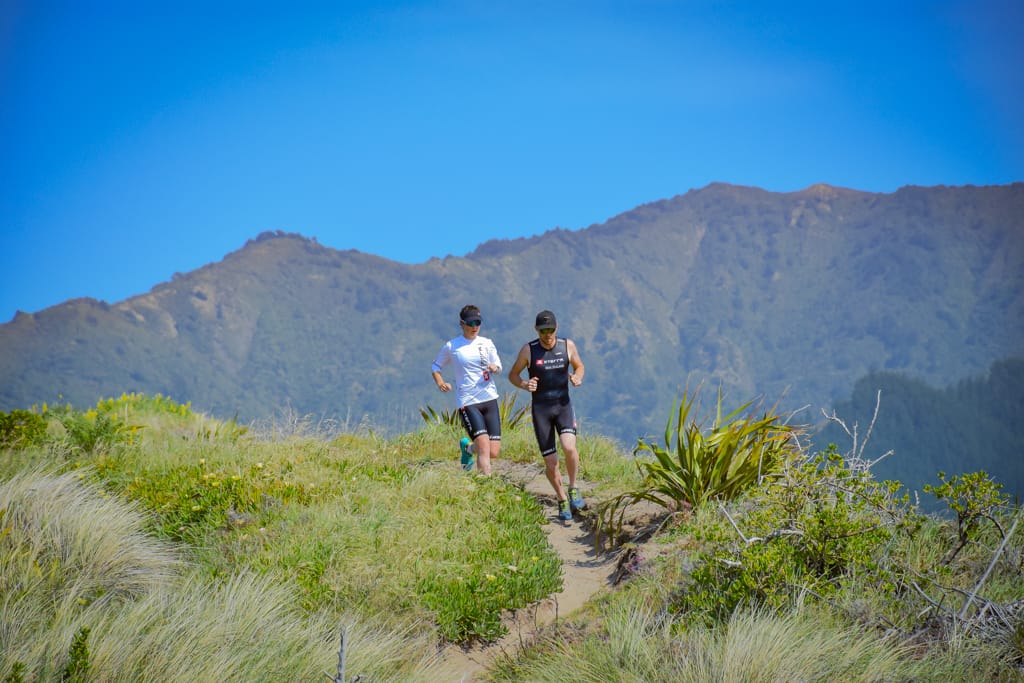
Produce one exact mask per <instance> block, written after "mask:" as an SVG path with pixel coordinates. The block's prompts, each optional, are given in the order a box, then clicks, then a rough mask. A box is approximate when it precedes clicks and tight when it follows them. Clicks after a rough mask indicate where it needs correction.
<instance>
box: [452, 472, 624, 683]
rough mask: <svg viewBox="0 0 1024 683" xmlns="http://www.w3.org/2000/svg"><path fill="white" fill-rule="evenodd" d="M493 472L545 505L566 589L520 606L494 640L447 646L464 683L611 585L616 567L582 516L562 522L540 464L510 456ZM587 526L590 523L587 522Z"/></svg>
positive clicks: (563, 584)
mask: <svg viewBox="0 0 1024 683" xmlns="http://www.w3.org/2000/svg"><path fill="white" fill-rule="evenodd" d="M495 465H496V466H495V474H497V475H499V476H502V477H505V478H507V479H509V480H510V481H513V482H516V483H519V484H522V485H523V487H524V489H525V490H526V492H527V493H531V494H533V495H534V496H536V497H537V499H538V500H539V501H540V502H541V504H542V505H544V506H545V511H546V515H547V519H548V522H547V524H545V525H544V529H545V531H547V534H548V541H549V542H550V543H551V546H552V547H553V548H554V549H555V551H556V552H557V553H558V555H559V556H560V557H561V558H562V568H563V573H562V586H563V587H562V590H561V592H559V593H556V594H554V595H552V596H550V597H548V598H547V599H545V600H543V601H541V602H540V603H539V604H537V605H534V606H531V607H528V608H525V609H521V610H519V611H518V612H517V614H516V615H515V616H514V617H513V616H510V617H508V618H507V619H506V622H505V623H506V625H507V626H508V628H509V633H508V634H507V635H506V636H505V637H504V638H502V639H501V640H498V641H496V642H494V643H490V644H487V645H483V646H481V645H474V646H473V647H471V648H468V649H463V648H461V647H457V646H450V647H448V648H447V649H446V650H445V652H444V655H443V656H444V659H445V660H446V661H447V662H448V663H449V664H451V665H452V668H453V670H455V671H459V672H461V673H460V675H461V678H459V679H456V680H461V681H464V682H466V683H469V682H471V681H477V680H479V679H478V678H477V675H478V674H480V673H481V672H482V671H483V670H484V669H486V668H487V667H488V666H489V665H490V664H491V662H492V661H494V658H495V657H498V656H500V655H502V654H513V653H515V652H516V651H517V650H519V649H520V648H521V647H522V646H523V645H525V644H529V643H530V642H532V641H533V638H534V635H535V634H536V632H537V631H538V630H540V629H541V628H543V627H545V626H547V625H549V624H551V623H552V622H554V621H555V620H556V619H560V618H564V617H566V616H567V615H569V614H571V613H572V612H574V611H576V610H577V609H579V608H580V607H582V606H583V605H584V604H585V603H586V602H587V601H588V600H589V599H590V598H591V597H593V595H594V594H595V593H597V592H598V591H600V590H601V589H602V588H607V587H610V586H611V577H612V575H613V574H614V572H615V568H616V556H615V555H613V554H598V553H596V552H595V550H594V542H593V535H592V534H591V533H590V532H589V531H587V529H586V528H584V525H583V523H582V522H581V520H580V519H579V518H578V517H575V518H574V519H573V520H572V521H571V522H563V521H562V520H559V519H558V517H557V512H558V509H557V507H556V501H555V496H554V491H552V490H551V484H549V483H548V480H547V478H546V477H545V476H544V469H543V467H542V466H541V465H539V464H538V465H536V466H530V465H519V464H514V463H508V462H500V461H499V462H497V463H495ZM579 483H580V490H581V492H582V493H583V495H584V497H586V495H587V490H586V484H585V482H582V481H581V482H579ZM588 526H589V525H588Z"/></svg>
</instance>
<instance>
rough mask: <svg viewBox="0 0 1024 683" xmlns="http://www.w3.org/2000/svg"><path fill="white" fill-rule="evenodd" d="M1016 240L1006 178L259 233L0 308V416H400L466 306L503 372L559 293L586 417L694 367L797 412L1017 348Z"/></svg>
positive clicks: (736, 193)
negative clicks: (165, 274) (550, 225)
mask: <svg viewBox="0 0 1024 683" xmlns="http://www.w3.org/2000/svg"><path fill="white" fill-rule="evenodd" d="M1022 243H1024V184H1022V183H1015V184H1012V185H1005V186H996V187H928V188H924V187H906V188H903V189H900V190H899V191H897V192H894V193H891V194H877V193H868V192H858V191H854V190H847V189H840V188H834V187H828V186H824V185H816V186H813V187H810V188H808V189H806V190H803V191H800V192H791V193H773V192H767V191H764V190H760V189H756V188H750V187H736V186H730V185H724V184H713V185H709V186H708V187H705V188H703V189H700V190H693V191H690V192H687V193H686V194H684V195H680V196H677V197H674V198H672V199H667V200H662V201H656V202H652V203H650V204H645V205H642V206H639V207H637V208H635V209H633V210H631V211H628V212H626V213H623V214H620V215H618V216H615V217H613V218H611V219H610V220H608V221H607V222H605V223H602V224H599V225H593V226H590V227H588V228H586V229H582V230H563V229H555V230H551V231H548V232H546V233H544V234H542V235H539V236H536V237H532V238H528V239H517V240H494V241H489V242H486V243H484V244H481V245H480V246H479V247H478V248H477V249H476V250H475V251H474V252H472V253H470V254H468V255H466V256H465V257H458V258H457V257H446V258H443V259H438V258H435V259H431V260H430V261H427V262H426V263H422V264H415V265H407V264H401V263H395V262H392V261H389V260H386V259H383V258H379V257H377V256H373V255H369V254H364V253H360V252H357V251H351V250H348V251H339V250H336V249H331V248H328V247H325V246H322V245H320V244H318V243H317V242H316V241H315V240H312V239H307V238H304V237H301V236H299V235H294V234H284V233H265V234H263V235H260V236H259V237H258V238H256V239H254V240H250V241H249V242H248V243H246V244H245V245H244V246H243V247H242V248H241V249H239V250H238V251H235V252H233V253H230V254H228V255H227V256H225V257H224V259H223V260H222V261H220V262H217V263H213V264H209V265H207V266H205V267H203V268H200V269H198V270H195V271H192V272H189V273H184V274H180V275H176V276H175V277H174V278H172V280H171V281H170V282H165V283H162V284H158V285H156V286H155V287H154V288H153V289H152V290H151V291H150V292H149V293H146V294H141V295H139V296H135V297H132V298H129V299H127V300H125V301H122V302H118V303H115V304H107V303H103V302H98V301H95V300H90V299H76V300H73V301H68V302H67V303H64V304H61V305H58V306H54V307H52V308H48V309H46V310H44V311H41V312H39V313H35V314H25V313H19V314H18V315H16V316H15V318H14V319H13V320H12V321H11V322H9V323H6V324H3V325H0V410H10V409H12V408H21V407H27V406H30V405H32V404H37V403H41V402H43V401H50V402H53V401H55V400H57V399H58V396H61V397H63V400H65V401H69V402H71V403H73V404H75V405H78V406H85V405H90V404H92V403H94V402H95V401H96V400H97V399H98V398H100V397H103V396H110V395H117V394H120V393H121V392H122V391H140V392H146V393H150V394H152V393H157V392H160V393H163V394H165V395H169V396H171V397H173V398H174V399H176V400H180V401H191V402H192V404H193V406H194V407H195V408H197V409H199V410H203V411H207V412H209V413H212V414H215V415H217V416H221V417H232V416H235V415H237V416H238V417H239V419H241V420H243V421H248V420H253V419H257V418H261V417H265V416H267V415H271V414H275V413H277V412H278V411H279V410H281V409H282V408H284V407H285V406H289V407H291V408H292V409H293V410H295V411H297V412H299V413H301V414H306V413H312V414H315V415H318V416H326V417H336V418H339V419H342V420H345V421H348V422H349V423H350V424H352V423H356V422H359V421H360V420H363V419H364V417H366V418H367V419H368V420H369V422H370V424H372V425H373V426H375V427H376V428H378V429H384V430H388V431H394V430H401V429H407V428H409V427H412V426H415V424H416V423H418V421H419V417H418V412H417V409H418V408H419V407H421V406H424V405H427V404H430V405H432V406H434V407H436V408H442V407H444V408H447V407H451V405H452V404H451V397H450V396H446V395H441V394H439V393H438V392H437V391H436V389H435V388H434V385H433V383H432V382H431V380H430V362H431V360H432V359H433V358H434V355H435V354H436V352H437V350H438V348H439V347H440V345H441V344H442V343H443V341H444V340H446V339H448V338H450V337H452V336H454V335H456V334H457V333H458V327H457V325H456V321H457V312H458V309H459V308H460V307H461V306H462V305H463V304H465V303H476V304H478V305H480V306H481V307H482V308H483V312H484V320H485V323H484V325H485V327H484V334H485V335H487V336H489V337H491V338H492V339H494V340H495V342H496V344H497V346H498V350H499V352H500V354H501V356H502V358H503V360H504V361H505V364H506V366H510V365H511V364H512V360H513V359H514V357H515V354H516V352H517V351H518V349H519V346H520V345H521V344H522V343H524V342H526V341H528V340H529V339H530V338H532V337H533V330H532V323H533V317H534V315H535V314H536V312H537V311H538V310H540V309H542V308H550V309H552V310H554V311H555V312H556V313H557V315H558V318H559V321H560V332H561V333H562V334H564V335H566V336H570V337H572V338H573V339H574V340H575V341H576V342H577V344H578V346H579V348H580V353H581V355H582V357H583V359H584V361H585V362H586V365H587V379H586V383H585V384H584V386H583V387H581V388H580V389H578V390H576V392H575V395H576V400H577V403H578V413H579V414H580V416H581V418H582V422H583V425H582V426H583V428H584V429H590V430H594V431H600V432H602V433H605V434H608V435H611V436H614V437H618V438H620V439H621V440H623V442H624V443H626V444H627V445H631V444H632V443H633V441H634V439H635V437H636V436H637V435H641V434H657V433H660V432H661V431H662V430H663V428H664V424H665V420H666V419H667V417H668V413H669V411H670V409H671V405H672V401H673V399H674V398H675V397H677V396H678V394H679V393H680V391H681V390H682V389H683V388H684V387H686V386H689V387H690V388H691V389H692V388H693V387H695V386H697V384H698V383H700V382H702V381H703V382H705V386H706V388H708V389H712V388H716V387H717V386H718V385H719V383H721V385H722V386H723V387H724V388H725V390H726V392H727V400H728V401H729V402H731V403H732V404H738V403H740V402H741V401H744V400H747V399H750V398H752V397H754V396H756V395H764V396H766V397H767V399H768V400H769V401H770V402H771V401H774V400H775V399H776V398H778V397H779V396H782V395H783V393H784V394H785V395H784V398H783V404H784V405H785V406H788V407H794V408H795V407H798V406H802V405H805V404H810V405H811V406H812V408H811V411H810V412H809V413H804V415H808V416H809V419H816V418H817V417H820V412H819V410H818V409H819V408H821V407H829V406H831V405H833V404H834V403H835V402H836V401H838V400H842V399H845V398H846V397H848V396H849V395H850V392H851V391H852V389H853V387H854V384H855V382H856V381H857V380H858V379H859V378H861V377H863V376H865V375H866V374H868V373H869V372H871V371H882V370H886V371H896V372H900V373H905V374H906V375H908V376H912V377H915V378H918V379H920V380H921V381H923V382H927V383H929V384H931V385H934V386H945V385H947V384H949V383H951V382H956V381H958V380H960V379H962V378H966V377H970V376H974V375H979V374H982V373H984V372H985V371H986V370H987V369H988V368H989V366H990V365H991V364H992V363H993V362H995V361H997V360H1000V359H1003V358H1008V357H1012V356H1021V355H1024V247H1022ZM500 386H501V388H502V390H503V391H510V392H511V391H512V387H511V386H510V385H508V384H507V383H504V382H503V383H502V384H501V385H500ZM709 398H710V392H709ZM522 400H523V401H524V402H525V400H526V396H525V395H523V397H522Z"/></svg>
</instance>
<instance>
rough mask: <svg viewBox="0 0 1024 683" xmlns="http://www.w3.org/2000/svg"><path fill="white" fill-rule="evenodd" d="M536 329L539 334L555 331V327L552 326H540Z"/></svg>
mask: <svg viewBox="0 0 1024 683" xmlns="http://www.w3.org/2000/svg"><path fill="white" fill-rule="evenodd" d="M537 331H538V332H540V333H541V334H554V333H555V328H553V327H542V328H540V329H538V330H537Z"/></svg>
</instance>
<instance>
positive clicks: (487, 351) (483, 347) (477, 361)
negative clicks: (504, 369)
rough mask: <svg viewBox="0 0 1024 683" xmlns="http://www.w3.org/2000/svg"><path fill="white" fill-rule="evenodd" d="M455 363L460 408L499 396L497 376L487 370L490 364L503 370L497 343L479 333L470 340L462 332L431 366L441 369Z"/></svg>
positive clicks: (450, 342)
mask: <svg viewBox="0 0 1024 683" xmlns="http://www.w3.org/2000/svg"><path fill="white" fill-rule="evenodd" d="M451 362H454V363H455V399H456V401H457V402H458V404H459V407H460V408H464V407H465V406H471V405H473V404H474V403H483V402H484V401H490V400H492V399H496V398H498V387H497V386H495V384H494V376H493V375H492V373H490V372H488V371H487V366H488V365H489V364H490V365H496V366H497V367H498V372H501V359H499V358H498V349H496V348H494V342H492V341H491V340H490V339H488V338H487V337H481V336H479V335H477V337H476V339H474V340H473V341H469V340H468V339H466V338H465V337H463V336H462V335H461V334H460V335H459V336H458V337H455V338H454V339H452V340H450V341H448V342H446V343H445V345H444V346H442V347H441V351H440V352H439V353H438V354H437V358H435V359H434V363H433V365H431V366H430V368H431V370H433V371H434V372H441V370H442V369H443V368H444V367H445V366H446V365H448V363H451Z"/></svg>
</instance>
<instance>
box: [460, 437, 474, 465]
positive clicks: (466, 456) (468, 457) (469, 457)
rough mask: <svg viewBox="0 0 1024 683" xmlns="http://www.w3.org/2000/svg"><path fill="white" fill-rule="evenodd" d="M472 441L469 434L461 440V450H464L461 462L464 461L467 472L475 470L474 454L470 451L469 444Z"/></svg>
mask: <svg viewBox="0 0 1024 683" xmlns="http://www.w3.org/2000/svg"><path fill="white" fill-rule="evenodd" d="M471 443H472V441H470V440H469V437H468V436H464V437H462V441H460V442H459V450H460V451H461V452H462V457H461V458H460V462H461V463H462V469H464V470H466V471H467V472H472V471H473V454H472V453H470V451H469V444H471Z"/></svg>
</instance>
